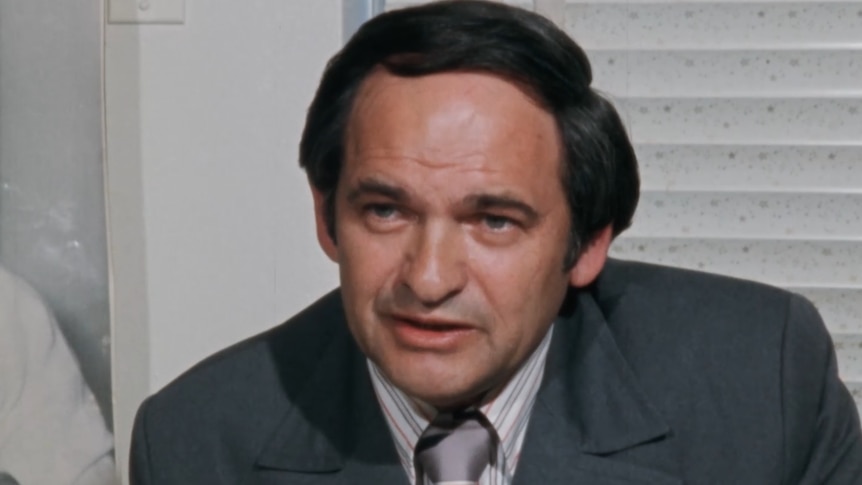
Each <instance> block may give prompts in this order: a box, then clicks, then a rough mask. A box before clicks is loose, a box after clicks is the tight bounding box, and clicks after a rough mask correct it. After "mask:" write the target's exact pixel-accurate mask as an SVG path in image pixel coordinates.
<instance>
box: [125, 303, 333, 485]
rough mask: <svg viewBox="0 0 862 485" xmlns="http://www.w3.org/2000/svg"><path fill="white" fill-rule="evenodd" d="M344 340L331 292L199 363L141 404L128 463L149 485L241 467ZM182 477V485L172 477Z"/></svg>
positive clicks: (252, 458)
mask: <svg viewBox="0 0 862 485" xmlns="http://www.w3.org/2000/svg"><path fill="white" fill-rule="evenodd" d="M343 337H348V338H349V332H348V331H347V329H346V325H345V324H344V317H343V310H342V305H341V299H340V296H339V294H338V292H337V290H336V291H333V292H331V293H329V294H327V295H326V296H324V297H322V298H321V299H320V300H318V301H317V302H315V303H313V304H312V305H310V306H309V307H307V308H306V309H304V310H303V311H302V312H300V313H299V314H297V315H296V316H294V317H292V318H291V319H289V320H288V321H286V322H285V323H283V324H281V325H279V326H277V327H274V328H272V329H270V330H268V331H265V332H263V333H261V334H258V335H255V336H253V337H251V338H248V339H246V340H244V341H242V342H239V343H237V344H235V345H232V346H230V347H228V348H226V349H224V350H222V351H220V352H218V353H216V354H214V355H212V356H210V357H208V358H206V359H204V360H203V361H201V362H200V363H198V364H197V365H195V366H194V367H192V368H191V369H189V370H188V371H186V372H185V373H183V374H182V375H180V376H179V377H178V378H176V379H175V380H174V381H172V382H171V383H170V384H168V385H167V386H165V387H164V388H163V389H161V390H160V391H158V392H157V393H155V394H154V395H152V396H150V397H149V398H148V399H147V400H146V401H144V403H143V404H142V405H141V407H140V409H139V410H138V415H137V417H136V421H135V428H134V432H133V435H134V436H133V450H132V463H133V465H134V466H135V467H137V468H138V469H139V470H140V469H141V468H142V467H146V468H147V469H148V470H150V472H147V473H152V474H153V475H152V480H154V481H155V483H199V480H198V478H199V476H202V475H199V476H198V477H197V478H196V477H195V476H193V475H194V474H202V473H203V474H205V475H206V474H209V473H212V472H213V470H199V469H196V468H195V466H196V465H195V464H202V463H224V464H226V465H227V464H231V466H230V467H228V468H225V469H226V470H227V469H230V470H239V469H245V468H247V467H248V466H250V465H251V463H253V461H254V460H255V458H256V456H257V454H258V453H259V452H260V449H261V447H262V446H263V445H264V444H265V442H266V440H268V439H269V437H270V436H271V435H272V432H273V430H274V429H276V427H277V425H278V424H279V422H280V421H281V419H282V418H283V417H284V415H285V413H286V412H287V411H288V409H290V407H291V405H292V399H293V397H295V396H296V395H298V394H299V393H300V391H301V389H302V387H303V386H304V384H305V383H306V382H307V380H308V379H309V378H310V377H311V376H312V375H313V374H314V371H315V368H316V364H317V362H318V357H319V355H321V354H323V353H324V352H325V350H326V348H327V347H328V346H329V345H331V344H332V343H333V342H335V341H338V340H339V339H340V338H343ZM136 462H137V463H136ZM146 463H149V465H145V464H146ZM185 472H187V473H189V474H190V475H189V477H188V481H183V479H182V478H181V475H178V474H182V473H185ZM137 473H143V472H140V471H138V472H137ZM178 476H180V479H179V481H175V480H177V479H178ZM169 477H170V478H169ZM231 479H232V480H234V479H235V480H239V477H232V478H231ZM160 480H162V481H160Z"/></svg>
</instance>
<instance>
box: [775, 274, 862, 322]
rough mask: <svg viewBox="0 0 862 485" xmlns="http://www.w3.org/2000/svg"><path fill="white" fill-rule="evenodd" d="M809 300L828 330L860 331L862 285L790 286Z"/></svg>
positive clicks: (861, 320)
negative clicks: (837, 286)
mask: <svg viewBox="0 0 862 485" xmlns="http://www.w3.org/2000/svg"><path fill="white" fill-rule="evenodd" d="M788 289H789V290H791V291H793V292H795V293H799V294H800V295H803V296H805V297H806V298H808V299H809V300H811V301H812V302H813V303H814V305H816V306H817V309H818V310H820V314H821V315H822V316H823V320H824V321H826V325H827V326H828V327H829V330H830V331H832V332H835V333H862V285H860V286H859V287H857V288H810V287H790V288H788Z"/></svg>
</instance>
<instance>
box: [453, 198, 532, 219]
mask: <svg viewBox="0 0 862 485" xmlns="http://www.w3.org/2000/svg"><path fill="white" fill-rule="evenodd" d="M464 203H465V204H466V205H469V206H471V207H472V208H473V209H474V210H478V211H485V210H490V209H506V210H515V211H518V212H521V213H522V214H524V217H526V218H527V219H528V220H529V222H535V221H536V220H537V219H539V213H538V212H536V209H533V208H532V207H531V206H530V205H529V204H527V203H526V202H524V201H522V200H519V199H517V198H515V197H513V196H510V195H506V194H500V195H498V194H475V195H470V196H467V197H466V198H465V199H464Z"/></svg>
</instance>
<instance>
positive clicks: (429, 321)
mask: <svg viewBox="0 0 862 485" xmlns="http://www.w3.org/2000/svg"><path fill="white" fill-rule="evenodd" d="M390 316H391V317H392V318H393V319H395V320H403V321H407V322H410V323H416V324H419V325H425V326H429V327H470V328H472V327H473V326H474V325H471V324H470V323H467V322H463V321H460V320H451V319H448V318H439V317H434V316H431V315H408V314H404V313H392V314H391V315H390Z"/></svg>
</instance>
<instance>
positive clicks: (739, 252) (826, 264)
mask: <svg viewBox="0 0 862 485" xmlns="http://www.w3.org/2000/svg"><path fill="white" fill-rule="evenodd" d="M611 253H612V254H613V255H614V256H616V257H620V258H624V259H636V260H643V261H652V262H656V263H661V264H667V265H671V266H680V267H684V268H691V269H697V270H701V271H709V272H713V273H722V274H727V275H731V276H736V277H739V278H747V279H753V280H759V281H763V282H766V283H770V284H775V285H779V286H781V285H790V286H836V287H841V286H850V287H855V286H858V285H860V284H862V251H860V244H859V242H854V241H835V240H821V241H804V240H803V241H775V240H756V239H697V238H638V237H622V238H620V239H618V240H617V241H615V242H614V245H613V247H612V251H611Z"/></svg>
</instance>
